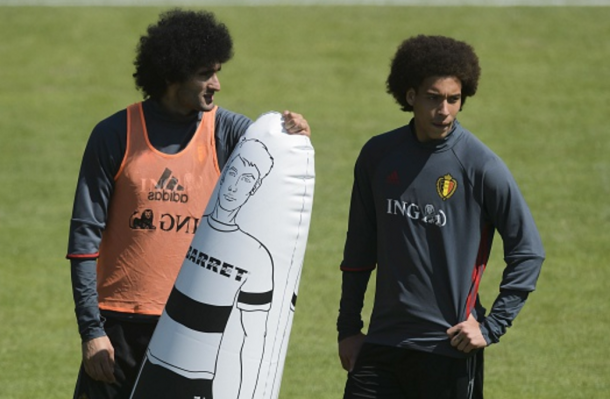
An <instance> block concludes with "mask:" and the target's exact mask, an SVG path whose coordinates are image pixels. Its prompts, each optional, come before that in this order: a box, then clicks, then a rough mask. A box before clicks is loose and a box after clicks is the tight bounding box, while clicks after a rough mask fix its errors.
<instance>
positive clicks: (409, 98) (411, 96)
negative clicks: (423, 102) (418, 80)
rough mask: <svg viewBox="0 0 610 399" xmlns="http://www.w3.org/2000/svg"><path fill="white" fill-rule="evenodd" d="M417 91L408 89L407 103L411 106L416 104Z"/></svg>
mask: <svg viewBox="0 0 610 399" xmlns="http://www.w3.org/2000/svg"><path fill="white" fill-rule="evenodd" d="M416 94H417V93H416V92H415V89H409V90H407V95H406V97H407V104H409V105H410V106H413V104H415V95H416Z"/></svg>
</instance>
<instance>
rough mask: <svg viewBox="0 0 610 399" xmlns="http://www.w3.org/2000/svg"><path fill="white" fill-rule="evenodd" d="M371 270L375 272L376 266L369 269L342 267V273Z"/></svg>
mask: <svg viewBox="0 0 610 399" xmlns="http://www.w3.org/2000/svg"><path fill="white" fill-rule="evenodd" d="M371 270H375V265H373V266H369V267H357V268H356V267H346V266H343V265H342V266H341V271H342V272H368V271H371Z"/></svg>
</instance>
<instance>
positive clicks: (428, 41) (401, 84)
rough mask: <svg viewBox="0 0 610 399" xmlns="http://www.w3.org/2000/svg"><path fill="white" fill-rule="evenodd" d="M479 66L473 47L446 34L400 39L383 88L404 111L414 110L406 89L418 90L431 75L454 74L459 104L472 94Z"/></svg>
mask: <svg viewBox="0 0 610 399" xmlns="http://www.w3.org/2000/svg"><path fill="white" fill-rule="evenodd" d="M480 75H481V68H480V67H479V59H478V57H477V55H476V54H475V52H474V49H473V48H472V47H471V46H470V45H469V44H467V43H464V42H461V41H458V40H455V39H452V38H449V37H445V36H426V35H418V36H414V37H411V38H409V39H406V40H405V41H403V42H402V43H401V44H400V46H398V50H397V51H396V54H395V55H394V59H393V60H392V64H391V67H390V74H389V76H388V79H387V81H386V91H387V92H388V93H389V94H391V95H392V96H393V97H394V99H395V100H396V102H397V103H398V104H399V105H400V106H401V109H402V110H403V111H405V112H411V111H413V107H412V106H411V105H409V103H408V102H407V98H406V97H407V96H406V94H407V91H408V90H409V89H415V90H417V89H418V88H419V86H420V85H421V83H422V82H423V81H424V80H425V79H427V78H429V77H432V76H439V77H447V76H455V77H456V78H457V79H459V80H460V82H461V83H462V106H463V105H464V103H465V102H466V98H467V97H471V96H474V94H475V93H476V91H477V86H478V83H479V76H480Z"/></svg>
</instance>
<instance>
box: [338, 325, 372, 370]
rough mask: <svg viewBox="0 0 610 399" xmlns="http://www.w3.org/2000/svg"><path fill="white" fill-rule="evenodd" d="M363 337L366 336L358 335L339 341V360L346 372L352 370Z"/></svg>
mask: <svg viewBox="0 0 610 399" xmlns="http://www.w3.org/2000/svg"><path fill="white" fill-rule="evenodd" d="M365 337H366V335H364V334H362V333H358V334H357V335H352V336H351V337H347V338H343V339H342V340H341V341H339V359H341V366H343V368H344V369H345V370H346V371H352V370H353V368H354V364H355V363H356V358H358V353H360V348H362V343H363V342H364V338H365Z"/></svg>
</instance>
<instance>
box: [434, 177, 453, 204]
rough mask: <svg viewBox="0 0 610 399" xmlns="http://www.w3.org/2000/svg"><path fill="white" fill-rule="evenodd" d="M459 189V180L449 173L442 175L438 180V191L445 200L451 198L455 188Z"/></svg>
mask: <svg viewBox="0 0 610 399" xmlns="http://www.w3.org/2000/svg"><path fill="white" fill-rule="evenodd" d="M456 189H457V180H455V179H454V178H453V177H452V176H451V175H450V174H449V173H447V174H446V175H444V176H441V177H439V178H438V180H436V192H437V193H438V195H439V197H441V198H442V199H443V201H445V200H447V199H449V198H451V196H452V195H453V193H455V190H456Z"/></svg>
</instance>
